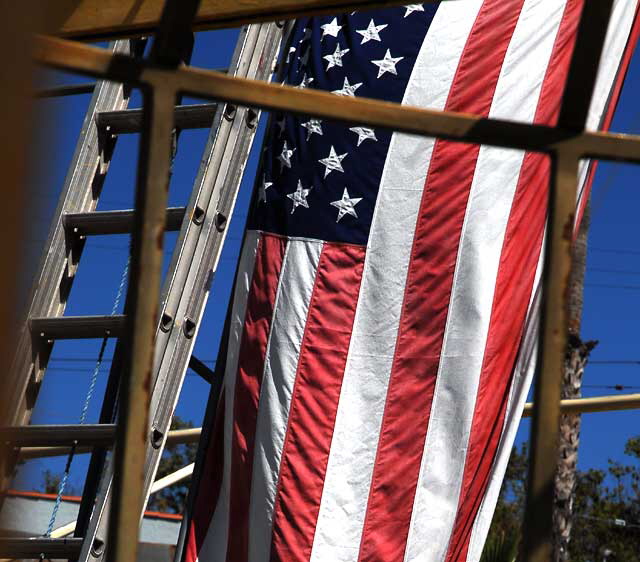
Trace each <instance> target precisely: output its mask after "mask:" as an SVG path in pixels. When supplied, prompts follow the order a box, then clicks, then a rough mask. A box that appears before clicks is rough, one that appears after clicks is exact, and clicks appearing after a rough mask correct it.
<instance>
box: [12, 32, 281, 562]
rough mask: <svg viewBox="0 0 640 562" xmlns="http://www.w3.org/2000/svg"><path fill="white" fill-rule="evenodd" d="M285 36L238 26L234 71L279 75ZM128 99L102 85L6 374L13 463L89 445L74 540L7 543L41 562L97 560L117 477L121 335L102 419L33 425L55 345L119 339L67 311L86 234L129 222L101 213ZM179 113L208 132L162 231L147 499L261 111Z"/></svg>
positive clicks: (183, 124) (106, 325)
mask: <svg viewBox="0 0 640 562" xmlns="http://www.w3.org/2000/svg"><path fill="white" fill-rule="evenodd" d="M281 38H282V29H281V28H280V27H279V26H278V25H276V24H272V23H269V24H260V25H251V26H248V27H246V28H243V29H242V30H241V33H240V37H239V39H238V43H237V45H236V49H235V52H234V55H233V58H232V61H231V64H230V66H229V69H228V72H229V73H231V74H233V75H235V76H239V77H245V78H252V79H258V80H268V79H269V77H270V76H271V74H272V73H273V71H274V65H275V62H276V59H277V55H278V51H279V46H280V42H281ZM136 44H137V43H136V42H129V41H117V42H116V43H115V44H114V47H113V48H114V50H116V51H118V52H122V53H125V54H133V51H134V50H136ZM137 50H138V51H139V50H140V49H139V47H138V49H137ZM127 105H128V91H127V89H126V87H124V88H123V86H122V85H121V84H115V83H113V82H106V81H101V82H98V83H97V85H96V87H95V89H94V93H93V97H92V99H91V103H90V105H89V109H88V112H87V115H86V117H85V120H84V123H83V127H82V130H81V133H80V138H79V140H78V143H77V147H76V150H75V153H74V156H73V159H72V162H71V165H70V168H69V172H68V174H67V178H66V180H65V185H64V187H63V190H62V193H61V196H60V201H59V204H58V207H57V209H56V211H55V215H54V217H53V222H52V226H51V230H50V233H49V237H48V241H47V245H46V246H45V248H44V251H43V258H42V260H41V263H40V267H39V270H38V273H37V275H36V280H35V284H34V288H33V290H32V294H31V297H30V302H29V307H28V318H27V321H26V322H25V325H24V328H23V331H22V333H21V336H20V340H19V345H18V347H17V351H16V357H15V360H14V364H13V368H12V369H11V371H10V372H9V373H7V374H6V376H8V377H9V382H8V383H7V385H6V388H10V389H12V396H11V400H10V401H9V403H10V404H11V405H12V408H13V409H12V411H11V412H9V413H8V419H9V420H10V424H11V427H3V428H0V445H1V444H2V443H5V446H8V447H9V449H8V450H9V451H12V454H13V456H12V459H11V460H12V461H13V463H15V461H17V460H18V458H19V455H20V454H21V448H22V452H23V453H24V452H25V451H28V450H29V449H30V448H31V450H33V449H32V448H34V447H42V446H48V447H53V446H55V447H71V446H72V445H74V446H76V447H79V448H82V447H86V446H89V447H91V448H92V457H91V462H90V465H89V470H88V473H87V479H86V482H85V486H84V491H83V496H82V502H81V505H80V510H79V514H78V519H77V522H76V525H75V531H74V537H73V538H62V537H60V538H35V537H34V538H29V539H11V540H10V541H8V542H7V541H5V547H4V548H5V549H6V550H11V555H12V556H14V557H27V558H28V557H38V556H39V555H41V554H43V555H44V557H45V558H57V559H59V558H68V559H78V560H82V561H90V560H91V561H98V560H101V559H102V558H103V555H104V552H105V548H106V546H107V545H106V537H107V522H108V512H109V506H110V496H111V494H110V492H111V482H112V477H113V466H112V460H113V459H112V456H111V455H109V454H108V451H109V448H110V446H112V445H113V443H114V439H115V430H116V427H115V420H116V410H117V395H118V378H119V369H120V367H121V362H122V355H123V348H124V345H125V342H123V341H122V340H121V339H118V341H117V344H116V348H115V352H114V357H113V361H112V366H111V370H110V373H109V379H108V382H107V388H106V391H105V396H104V399H103V405H102V410H101V413H100V419H99V423H98V424H92V425H89V424H88V425H64V426H30V425H27V424H28V423H29V420H30V418H31V413H32V410H33V408H34V405H35V401H36V398H37V395H38V390H39V387H40V385H41V383H42V380H43V377H44V375H45V372H46V368H47V361H48V358H49V356H50V354H51V350H52V347H53V344H54V342H55V341H56V340H58V339H83V338H103V337H113V338H119V337H120V336H121V335H122V330H123V327H124V318H125V316H124V315H116V316H77V317H70V316H64V311H65V305H66V301H67V297H68V295H69V292H70V290H71V286H72V284H73V280H74V277H75V274H76V271H77V268H78V266H79V261H80V257H81V254H82V249H83V246H84V241H85V239H86V237H87V236H92V235H98V234H100V235H103V234H122V233H127V232H130V231H131V228H132V225H133V211H132V210H123V211H108V212H96V211H95V209H96V207H97V204H98V199H99V196H100V191H101V187H102V184H103V182H104V179H105V176H106V174H107V171H108V168H109V163H110V160H111V155H112V154H113V150H114V148H115V143H116V141H117V138H118V135H120V134H126V133H132V132H138V131H140V129H141V126H142V110H138V109H132V110H129V109H127ZM174 117H175V126H176V128H177V129H187V128H206V127H210V128H211V130H210V134H209V138H208V141H207V145H206V148H205V153H204V156H203V158H202V160H201V164H200V169H199V172H198V175H197V177H196V180H195V183H194V186H193V190H192V193H191V196H190V200H189V203H188V205H187V206H186V207H180V208H169V209H167V227H166V228H167V230H174V231H177V230H179V236H178V239H177V242H176V245H175V248H174V250H173V255H172V258H171V263H170V266H169V270H168V273H167V276H166V278H165V283H164V287H163V290H162V294H161V302H160V303H159V323H158V326H157V329H156V348H155V358H154V369H153V374H152V394H151V407H150V412H149V419H150V428H149V432H148V439H147V444H146V453H145V454H146V456H145V480H144V497H145V502H144V504H145V505H146V500H147V499H148V496H149V493H150V489H151V486H152V484H153V481H154V479H155V474H156V471H157V467H158V463H159V462H160V457H161V455H162V451H163V449H164V444H165V441H166V437H167V433H168V430H169V426H170V423H171V419H172V417H173V412H174V409H175V406H176V403H177V401H178V397H179V394H180V389H181V387H182V383H183V380H184V376H185V373H186V370H187V367H188V365H189V364H190V361H191V360H192V358H191V353H192V350H193V346H194V343H195V338H196V336H197V333H198V328H199V324H200V321H201V318H202V315H203V312H204V308H205V304H206V301H207V298H208V296H209V290H210V287H211V283H212V280H213V276H214V275H215V272H216V270H217V266H218V260H219V257H220V254H221V252H222V246H223V243H224V239H225V235H226V226H227V225H228V223H229V219H230V217H231V215H232V212H233V208H234V205H235V201H236V196H237V193H238V189H239V185H240V181H241V179H242V174H243V172H244V168H245V165H246V163H247V159H248V156H249V151H250V148H251V144H252V142H253V139H254V136H255V132H256V128H257V124H258V119H259V112H257V111H255V110H253V109H248V108H240V107H235V106H232V105H230V104H219V105H216V104H199V105H187V106H176V108H175V113H174ZM125 313H126V309H125ZM196 362H197V361H196ZM192 365H193V361H192ZM25 448H26V449H25ZM13 463H12V462H9V465H8V467H5V468H6V470H5V474H3V475H1V476H2V477H3V488H5V487H6V485H7V483H8V481H9V479H10V476H11V474H10V473H11V472H12V470H13ZM7 472H8V473H9V474H7ZM142 513H143V511H141V514H140V516H141V517H142Z"/></svg>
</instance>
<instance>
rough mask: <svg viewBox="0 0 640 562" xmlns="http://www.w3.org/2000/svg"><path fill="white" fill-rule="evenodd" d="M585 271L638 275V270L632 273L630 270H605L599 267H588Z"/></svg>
mask: <svg viewBox="0 0 640 562" xmlns="http://www.w3.org/2000/svg"><path fill="white" fill-rule="evenodd" d="M587 271H597V272H598V273H615V274H620V275H640V270H637V271H632V270H630V269H606V268H600V267H589V268H587Z"/></svg>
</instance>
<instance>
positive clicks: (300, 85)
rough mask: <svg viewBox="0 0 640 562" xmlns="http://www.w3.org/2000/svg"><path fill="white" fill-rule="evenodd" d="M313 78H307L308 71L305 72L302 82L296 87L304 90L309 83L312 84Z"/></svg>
mask: <svg viewBox="0 0 640 562" xmlns="http://www.w3.org/2000/svg"><path fill="white" fill-rule="evenodd" d="M313 80H314V78H313V76H310V77H309V78H307V73H306V72H305V73H304V76H303V77H302V82H300V84H298V85H297V86H296V88H298V89H299V90H304V89H305V88H308V87H309V84H311V82H313Z"/></svg>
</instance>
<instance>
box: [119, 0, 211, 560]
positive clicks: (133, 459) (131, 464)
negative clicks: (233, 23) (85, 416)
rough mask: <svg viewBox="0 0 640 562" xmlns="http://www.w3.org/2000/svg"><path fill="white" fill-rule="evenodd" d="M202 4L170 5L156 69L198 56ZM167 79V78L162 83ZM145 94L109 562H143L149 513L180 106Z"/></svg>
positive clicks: (155, 92)
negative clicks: (194, 31)
mask: <svg viewBox="0 0 640 562" xmlns="http://www.w3.org/2000/svg"><path fill="white" fill-rule="evenodd" d="M199 3H200V0H166V2H164V6H163V10H162V16H161V21H160V27H159V29H158V32H157V34H156V36H155V41H154V45H153V48H152V51H151V60H150V64H151V65H152V66H153V67H155V68H166V69H167V71H168V72H172V71H175V69H176V68H177V67H178V65H179V64H180V62H181V60H183V58H182V57H183V55H184V49H187V50H190V46H189V43H190V41H191V40H192V38H191V37H190V35H191V32H190V28H191V25H192V22H193V18H194V17H195V14H196V12H197V9H198V5H199ZM158 78H160V79H158ZM142 91H143V114H142V136H141V139H140V156H139V160H138V178H137V186H136V204H135V214H134V229H133V233H132V251H131V277H130V280H129V289H128V294H127V305H128V307H129V309H128V312H127V324H126V327H127V333H126V340H125V341H126V347H125V349H126V351H125V362H124V363H125V369H124V372H123V379H122V382H121V386H120V389H121V390H120V403H119V408H118V423H117V433H116V448H115V455H114V458H115V470H114V472H113V495H112V500H111V509H110V511H109V527H108V541H107V547H106V560H107V562H135V561H136V559H137V551H138V538H139V537H138V535H139V529H140V519H141V514H142V513H143V512H144V505H143V502H144V491H143V487H144V477H145V475H144V463H145V455H146V448H147V442H148V439H150V435H149V406H150V403H151V383H152V373H153V358H154V351H155V335H156V326H157V325H158V303H159V302H160V281H161V277H162V261H163V257H164V256H163V251H162V250H163V238H164V231H165V223H166V215H167V212H166V207H167V199H168V192H169V175H170V169H171V152H172V144H173V129H174V127H175V124H174V107H175V103H176V99H177V96H178V93H179V92H178V91H177V90H176V88H175V86H174V84H173V81H172V80H166V77H165V76H164V75H158V74H152V75H150V76H148V78H147V80H146V83H145V85H144V87H143V88H142Z"/></svg>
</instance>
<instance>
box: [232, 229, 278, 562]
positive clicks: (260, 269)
mask: <svg viewBox="0 0 640 562" xmlns="http://www.w3.org/2000/svg"><path fill="white" fill-rule="evenodd" d="M286 245H287V240H286V238H283V237H281V236H275V235H271V234H262V237H261V239H260V242H259V245H258V250H257V254H256V263H255V269H254V272H253V279H252V281H251V289H250V290H249V299H248V302H247V313H246V317H245V323H244V331H243V333H242V341H241V343H240V353H239V359H238V372H237V375H236V384H235V396H234V404H233V433H232V446H231V483H230V505H229V535H228V537H229V538H228V543H227V544H228V546H227V560H229V561H230V562H243V561H245V560H247V558H248V544H249V498H250V495H251V467H252V466H253V448H254V442H255V433H256V420H257V417H258V400H259V398H260V385H261V383H262V373H263V369H264V359H265V354H266V349H267V340H268V337H269V329H270V327H271V320H272V318H273V310H274V307H275V300H276V293H277V290H278V280H279V278H280V271H281V269H282V262H283V259H284V253H285V248H286Z"/></svg>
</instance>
